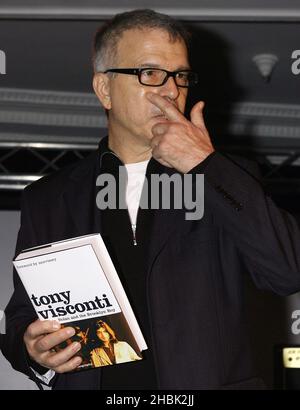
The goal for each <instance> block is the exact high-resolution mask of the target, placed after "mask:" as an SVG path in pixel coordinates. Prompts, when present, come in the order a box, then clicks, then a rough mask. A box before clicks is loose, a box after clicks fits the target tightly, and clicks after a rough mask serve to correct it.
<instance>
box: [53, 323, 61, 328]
mask: <svg viewBox="0 0 300 410" xmlns="http://www.w3.org/2000/svg"><path fill="white" fill-rule="evenodd" d="M52 326H53V329H56V330H58V329H60V323H59V322H53V323H52Z"/></svg>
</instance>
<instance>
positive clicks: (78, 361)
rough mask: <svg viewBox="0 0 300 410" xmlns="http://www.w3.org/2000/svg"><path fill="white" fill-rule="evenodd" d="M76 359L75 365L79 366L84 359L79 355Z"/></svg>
mask: <svg viewBox="0 0 300 410" xmlns="http://www.w3.org/2000/svg"><path fill="white" fill-rule="evenodd" d="M74 361H75V365H77V366H79V365H80V363H81V362H82V359H81V357H80V356H77V357H76V359H75V360H74Z"/></svg>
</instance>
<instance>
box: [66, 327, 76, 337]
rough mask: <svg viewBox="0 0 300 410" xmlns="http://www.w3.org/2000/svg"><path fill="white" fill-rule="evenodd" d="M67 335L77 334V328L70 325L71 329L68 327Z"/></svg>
mask: <svg viewBox="0 0 300 410" xmlns="http://www.w3.org/2000/svg"><path fill="white" fill-rule="evenodd" d="M67 335H68V336H74V335H75V330H74V329H73V328H72V327H70V328H69V329H67Z"/></svg>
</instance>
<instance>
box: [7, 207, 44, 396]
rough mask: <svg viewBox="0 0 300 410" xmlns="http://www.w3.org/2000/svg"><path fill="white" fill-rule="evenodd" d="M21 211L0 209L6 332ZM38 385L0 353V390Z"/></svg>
mask: <svg viewBox="0 0 300 410" xmlns="http://www.w3.org/2000/svg"><path fill="white" fill-rule="evenodd" d="M19 214H20V213H19V212H16V211H0V261H1V263H0V332H1V333H5V318H4V317H2V314H3V310H4V308H5V306H6V305H7V303H8V301H9V299H10V297H11V295H12V291H13V281H12V263H11V260H12V258H13V255H14V250H15V243H16V239H17V233H18V229H19ZM36 388H37V387H36V385H35V384H34V383H33V382H32V381H31V380H29V379H28V377H26V376H24V375H23V374H22V373H19V372H16V371H15V370H13V369H12V367H11V365H10V363H9V362H8V361H7V360H6V359H5V358H4V356H3V355H2V353H0V390H15V389H16V390H17V389H18V390H35V389H36Z"/></svg>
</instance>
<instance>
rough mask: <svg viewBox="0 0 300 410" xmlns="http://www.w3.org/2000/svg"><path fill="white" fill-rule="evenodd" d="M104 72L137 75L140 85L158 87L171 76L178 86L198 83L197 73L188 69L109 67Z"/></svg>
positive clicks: (185, 86)
mask: <svg viewBox="0 0 300 410" xmlns="http://www.w3.org/2000/svg"><path fill="white" fill-rule="evenodd" d="M104 73H119V74H130V75H137V76H138V79H139V82H140V83H141V84H142V85H148V86H149V87H159V86H161V85H164V84H165V83H166V82H167V81H168V78H169V77H173V78H174V81H175V83H176V85H177V86H178V87H184V88H189V87H193V86H195V85H196V84H198V81H199V79H198V73H195V72H193V71H190V70H178V71H168V70H163V69H161V68H151V67H149V68H110V69H109V70H106V71H104Z"/></svg>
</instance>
